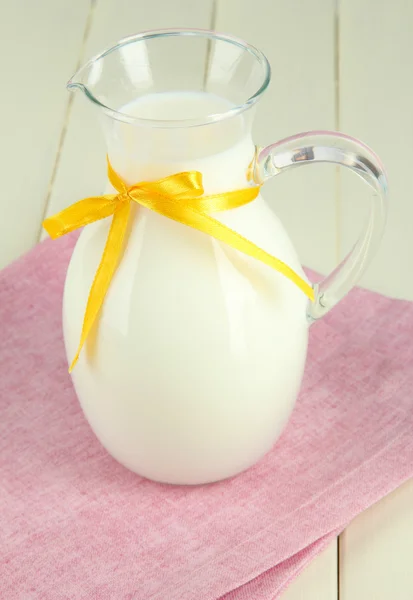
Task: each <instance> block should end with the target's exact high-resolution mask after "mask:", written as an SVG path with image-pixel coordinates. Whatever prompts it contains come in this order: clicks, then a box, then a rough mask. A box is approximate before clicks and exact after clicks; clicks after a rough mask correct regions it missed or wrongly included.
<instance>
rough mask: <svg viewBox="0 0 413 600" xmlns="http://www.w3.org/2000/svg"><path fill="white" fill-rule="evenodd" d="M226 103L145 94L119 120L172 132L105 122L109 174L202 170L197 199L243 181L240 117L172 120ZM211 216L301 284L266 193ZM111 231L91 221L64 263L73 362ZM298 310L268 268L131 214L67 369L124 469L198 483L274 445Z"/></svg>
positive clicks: (303, 337) (292, 364)
mask: <svg viewBox="0 0 413 600" xmlns="http://www.w3.org/2000/svg"><path fill="white" fill-rule="evenodd" d="M231 108H232V106H231V105H230V104H229V103H228V101H226V100H224V99H222V98H219V97H217V96H213V95H211V94H205V93H201V92H199V93H198V92H180V93H178V92H167V93H162V94H148V95H147V96H144V97H141V98H139V99H137V100H136V101H134V102H133V103H129V104H128V105H126V106H124V107H123V108H122V109H121V110H122V112H123V113H125V114H128V115H132V116H137V117H139V118H140V119H158V120H166V119H169V120H173V121H174V123H176V125H177V126H176V127H165V126H157V125H156V124H154V123H146V124H145V123H141V122H140V123H139V124H137V125H130V124H125V123H118V122H114V123H112V125H111V128H107V135H108V151H109V156H110V159H111V161H112V163H113V166H114V167H115V169H116V170H117V171H118V172H119V173H120V174H121V175H122V176H123V177H124V178H125V179H126V180H127V181H128V182H129V183H135V182H138V181H141V180H148V179H157V178H160V177H165V176H166V175H170V174H173V173H177V172H180V171H183V170H198V171H200V172H201V173H202V175H203V180H204V186H205V191H206V193H214V192H220V191H225V190H232V189H237V188H241V187H245V186H247V185H248V182H247V178H246V171H247V168H248V165H249V163H250V161H251V159H252V157H253V155H254V144H253V142H252V140H251V135H250V124H249V120H248V117H247V116H246V115H245V114H244V113H242V114H238V115H236V116H233V117H228V118H226V119H224V120H218V121H217V122H213V123H209V124H206V125H201V126H195V127H185V126H183V125H184V124H183V123H179V121H181V120H182V119H199V118H201V117H203V116H204V115H211V114H220V113H223V112H227V111H228V110H229V109H231ZM178 125H180V126H178ZM213 216H214V217H215V218H217V219H219V220H220V221H221V222H222V223H225V224H226V225H227V226H229V227H231V228H232V229H235V230H236V231H238V232H239V233H240V234H242V235H243V236H245V237H247V238H248V239H250V240H251V241H253V242H255V243H256V244H258V245H259V246H261V247H262V248H264V249H265V250H266V251H268V252H270V253H272V254H274V255H275V256H277V257H278V258H280V259H281V260H283V261H285V262H286V263H287V264H288V265H290V266H291V267H292V268H293V269H294V270H296V271H297V272H298V273H299V274H301V276H302V277H304V274H303V272H302V269H301V266H300V264H299V262H298V258H297V256H296V253H295V251H294V248H293V246H292V244H291V242H290V240H289V238H288V236H287V234H286V232H285V230H284V228H283V227H282V225H281V223H280V222H279V220H278V219H277V217H276V216H275V215H274V213H273V212H272V211H271V210H270V208H269V207H268V206H267V204H266V203H265V202H264V200H263V198H262V197H261V196H259V197H258V198H257V199H256V200H254V201H253V202H251V203H250V204H248V205H246V206H243V207H241V208H238V209H234V210H231V211H226V212H221V213H218V214H216V215H213ZM109 225H110V220H108V219H105V220H104V221H99V222H97V223H95V224H93V225H89V226H87V227H86V228H85V229H84V230H83V232H82V234H81V236H80V238H79V241H78V243H77V245H76V248H75V251H74V253H73V257H72V260H71V263H70V267H69V270H68V275H67V280H66V286H65V296H64V311H63V321H64V334H65V342H66V349H67V354H68V358H69V361H70V360H71V359H72V358H73V356H74V354H75V351H76V347H77V344H78V341H79V337H80V330H81V325H82V320H83V316H84V311H85V306H86V302H87V297H88V293H89V289H90V286H91V284H92V281H93V277H94V274H95V271H96V268H97V266H98V264H99V261H100V258H101V256H102V252H103V249H104V246H105V242H106V238H107V235H108V230H109ZM306 302H307V301H306V298H305V296H304V294H303V293H302V292H301V291H300V290H298V289H297V288H296V287H295V286H294V285H293V284H292V283H291V282H290V281H288V280H287V279H286V278H285V277H283V276H282V275H281V274H279V273H277V272H275V271H273V270H271V269H270V268H269V267H267V266H264V265H262V264H260V263H258V262H257V261H255V260H254V259H252V258H249V257H246V256H244V255H242V254H240V253H239V252H237V251H235V250H233V249H232V248H229V247H228V246H226V245H225V244H222V243H219V242H217V241H216V240H214V239H212V238H211V237H209V236H207V235H206V234H203V233H200V232H198V231H194V230H192V229H190V228H188V227H185V226H183V225H181V224H179V223H176V222H173V221H171V220H168V219H167V218H165V217H162V216H160V215H158V214H155V213H152V212H150V211H148V210H146V209H144V208H142V207H138V206H133V210H132V215H131V219H130V230H129V232H128V239H127V243H126V245H125V250H124V254H123V257H122V260H121V263H120V264H119V267H118V269H117V271H116V273H115V276H114V277H113V279H112V282H111V284H110V289H109V292H108V294H107V296H106V299H105V303H104V306H103V309H102V311H101V314H100V317H99V319H98V324H97V326H96V327H95V328H94V331H93V333H92V335H91V336H90V337H89V339H88V342H87V344H86V347H85V349H84V350H83V352H82V353H81V356H80V359H79V361H78V364H77V365H76V367H75V369H74V371H73V374H72V375H73V382H74V385H75V389H76V392H77V395H78V397H79V400H80V403H81V405H82V408H83V410H84V413H85V415H86V417H87V419H88V421H89V423H90V425H91V427H92V428H93V430H94V432H95V434H96V435H97V437H98V438H99V440H100V441H101V443H102V444H103V445H104V446H105V447H106V449H107V450H108V451H109V452H110V453H111V454H112V456H114V457H115V458H116V459H117V460H118V461H119V462H121V463H122V464H124V465H125V466H126V467H128V468H130V469H132V470H133V471H135V472H136V473H139V474H140V475H143V476H145V477H149V478H151V479H155V480H158V481H163V482H168V483H183V484H195V483H205V482H210V481H216V480H219V479H223V478H226V477H230V476H232V475H235V474H236V473H238V472H240V471H242V470H244V469H246V468H247V467H249V466H250V465H252V464H253V463H254V462H256V460H257V459H259V458H260V457H261V456H263V455H264V454H265V453H266V452H268V450H269V449H270V448H271V447H272V445H273V444H274V442H275V441H276V439H277V438H278V436H279V435H280V433H281V431H282V430H283V428H284V426H285V424H286V422H287V420H288V417H289V416H290V413H291V411H292V409H293V406H294V402H295V398H296V396H297V393H298V390H299V387H300V383H301V377H302V374H303V370H304V363H305V357H306V349H307V335H308V334H307V329H308V328H307V322H306Z"/></svg>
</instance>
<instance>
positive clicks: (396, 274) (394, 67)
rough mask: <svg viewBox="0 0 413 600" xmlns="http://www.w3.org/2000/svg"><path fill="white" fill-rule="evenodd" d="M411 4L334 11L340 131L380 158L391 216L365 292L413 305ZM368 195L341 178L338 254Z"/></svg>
mask: <svg viewBox="0 0 413 600" xmlns="http://www.w3.org/2000/svg"><path fill="white" fill-rule="evenodd" d="M412 30H413V3H412V2H411V1H410V0H397V2H388V1H387V0H364V1H363V2H358V0H346V1H345V2H341V3H340V50H339V54H340V115H339V120H340V128H341V129H342V130H343V131H345V132H346V133H349V134H350V135H354V136H355V137H358V138H361V139H362V140H363V141H365V142H366V143H367V144H369V145H370V146H371V147H372V148H373V149H374V150H375V151H376V152H377V153H378V154H379V156H380V157H381V158H382V160H383V162H384V164H385V167H386V169H387V171H388V176H389V184H390V185H389V187H390V212H389V219H388V226H387V231H386V234H385V237H384V240H383V244H382V246H381V249H380V251H379V253H378V255H377V258H376V259H375V260H374V263H373V264H372V266H371V267H370V268H369V269H368V271H367V273H366V275H365V276H364V278H363V285H365V286H366V287H369V288H372V289H376V290H378V291H381V292H383V293H386V294H390V295H394V296H400V297H404V298H408V299H413V278H412V277H410V271H411V260H412V255H413V237H412V235H411V223H412V221H413V202H412V201H411V198H410V178H411V172H412V167H411V165H412V163H413V146H412V143H411V139H412V137H413V110H412V106H413V71H412V68H411V65H412V61H413V44H412V37H411V36H412ZM369 196H370V197H371V193H370V192H369V190H368V189H367V188H366V186H365V185H363V183H362V182H361V181H360V180H358V179H357V178H355V177H354V176H353V177H352V176H351V174H343V185H342V198H343V200H342V202H341V224H340V235H341V246H342V248H341V253H342V255H344V253H345V252H346V251H347V250H348V249H350V247H351V245H352V243H353V242H354V240H355V238H356V236H357V235H358V233H359V231H360V229H361V225H362V221H363V219H364V217H365V213H366V210H367V205H368V201H369Z"/></svg>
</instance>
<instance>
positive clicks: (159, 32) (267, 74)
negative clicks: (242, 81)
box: [66, 27, 271, 128]
mask: <svg viewBox="0 0 413 600" xmlns="http://www.w3.org/2000/svg"><path fill="white" fill-rule="evenodd" d="M175 36H188V37H190V36H194V37H205V38H209V39H211V40H212V39H214V40H220V41H223V42H227V43H230V44H233V45H235V46H238V47H239V48H242V49H243V50H246V51H247V52H249V53H250V54H252V55H253V56H254V57H255V58H256V60H257V61H258V62H259V64H260V65H261V66H262V68H263V78H262V83H261V85H260V87H259V88H258V89H257V90H256V91H255V92H254V93H253V94H252V95H250V96H249V98H248V99H247V100H246V101H245V102H243V103H242V104H237V105H236V106H233V107H232V108H230V109H228V110H225V111H223V112H219V113H214V114H210V115H206V116H205V117H201V118H197V119H193V118H191V119H176V120H169V119H145V118H141V117H134V116H131V115H128V114H126V113H124V112H122V111H119V110H116V109H114V108H111V107H110V106H107V105H106V104H104V103H103V102H101V101H100V100H99V99H98V98H97V97H96V96H95V95H94V94H93V93H92V92H91V91H90V89H89V88H88V87H87V86H86V85H85V84H83V83H82V82H81V81H76V77H77V76H78V74H79V73H81V72H82V71H83V70H86V69H87V68H88V67H90V65H92V64H93V63H94V62H96V61H98V60H100V59H102V58H104V57H105V56H107V55H109V54H111V53H112V52H114V51H116V50H118V49H119V48H122V47H123V46H126V45H128V44H132V43H134V42H137V41H140V40H150V39H156V38H162V37H175ZM270 81H271V67H270V63H269V61H268V59H267V57H266V56H265V54H264V53H263V52H261V50H259V49H258V48H256V47H255V46H253V45H252V44H249V43H248V42H245V41H244V40H242V39H241V38H239V37H236V36H233V35H230V34H227V33H221V32H218V31H215V30H212V29H194V28H175V27H174V28H168V29H150V30H145V31H142V32H140V33H137V34H133V35H130V36H127V37H124V38H122V39H121V40H119V41H118V42H117V43H116V44H114V45H112V46H110V47H109V48H106V49H105V50H103V51H102V52H99V53H98V54H96V55H95V56H93V57H92V58H90V59H89V60H88V61H87V62H86V63H85V64H84V65H83V66H81V67H80V68H79V69H78V70H77V71H76V73H75V74H74V75H73V76H72V77H71V78H70V79H69V81H68V82H67V86H66V87H67V89H68V90H69V91H76V90H81V91H82V92H83V93H84V94H85V95H86V97H87V98H89V100H90V101H91V102H93V103H94V104H95V105H97V106H99V107H100V108H102V109H103V111H104V112H105V113H106V114H107V115H108V116H110V117H112V118H114V119H116V120H118V121H122V122H124V123H129V124H132V125H133V124H135V125H143V126H145V125H146V126H150V127H161V128H184V127H196V126H202V125H208V124H212V123H217V122H219V121H224V120H225V119H228V118H231V117H233V116H236V115H239V114H240V113H242V112H243V111H245V110H247V109H249V108H251V107H252V106H253V105H254V104H256V103H257V101H258V100H259V99H260V98H261V96H262V94H263V93H264V92H265V90H266V89H267V88H268V85H269V83H270Z"/></svg>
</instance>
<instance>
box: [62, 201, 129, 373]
mask: <svg viewBox="0 0 413 600" xmlns="http://www.w3.org/2000/svg"><path fill="white" fill-rule="evenodd" d="M129 213H130V202H125V203H123V204H122V205H121V206H120V207H119V208H118V209H117V210H116V212H115V213H114V215H113V219H112V223H111V226H110V229H109V234H108V238H107V240H106V244H105V249H104V251H103V254H102V258H101V261H100V264H99V267H98V269H97V271H96V275H95V278H94V280H93V283H92V287H91V288H90V292H89V297H88V301H87V305H86V311H85V316H84V319H83V325H82V333H81V336H80V342H79V346H78V349H77V352H76V355H75V357H74V359H73V361H72V364H71V365H70V368H69V373H71V371H72V369H73V367H74V366H75V364H76V363H77V360H78V358H79V355H80V352H81V350H82V348H83V345H84V343H85V341H86V339H87V336H88V335H89V333H90V331H91V329H92V326H93V324H94V322H95V320H96V318H97V316H98V314H99V312H100V309H101V308H102V304H103V301H104V299H105V296H106V293H107V291H108V289H109V285H110V282H111V279H112V277H113V274H114V272H115V270H116V267H117V265H118V262H119V258H120V255H121V252H122V248H123V242H124V238H125V234H126V228H127V225H128V219H129Z"/></svg>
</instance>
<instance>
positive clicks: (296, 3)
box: [0, 0, 413, 600]
mask: <svg viewBox="0 0 413 600" xmlns="http://www.w3.org/2000/svg"><path fill="white" fill-rule="evenodd" d="M0 5H1V14H2V18H1V20H0V49H1V53H0V62H1V69H0V72H1V74H2V85H1V102H2V111H1V116H0V124H1V134H2V136H1V146H0V159H1V167H2V168H1V173H2V185H3V193H2V196H1V200H0V208H1V210H2V215H3V217H2V219H1V220H0V240H1V242H0V267H2V266H5V265H6V264H8V263H9V262H11V261H12V260H13V259H15V258H16V257H18V256H19V255H21V254H22V253H23V252H25V251H26V250H28V249H30V248H31V247H32V246H34V245H35V244H36V243H37V242H38V241H39V240H40V239H41V237H42V232H41V222H42V220H43V218H44V216H45V215H49V214H52V213H54V212H56V211H57V210H59V209H61V208H63V207H64V206H67V205H69V204H71V203H72V202H74V201H75V200H78V199H79V198H82V197H84V196H87V195H89V194H93V193H95V191H96V182H99V181H102V182H103V181H104V178H105V173H104V169H105V165H104V155H105V149H104V144H103V140H102V137H101V134H100V131H99V129H98V126H97V123H96V121H95V115H94V113H93V108H90V107H88V106H87V105H86V102H82V98H78V97H73V96H70V95H69V94H68V93H67V92H66V90H65V82H66V80H67V79H68V78H69V77H70V75H72V74H73V73H74V71H75V70H76V68H77V66H79V65H80V64H81V63H82V62H83V60H84V59H85V58H87V57H90V56H91V55H93V54H94V53H96V52H97V51H99V50H100V49H103V48H105V47H106V46H108V45H109V44H111V43H112V42H115V41H116V40H118V39H119V38H121V37H124V36H126V35H129V34H132V33H136V32H137V31H140V30H144V29H149V28H160V27H173V26H176V27H204V28H212V29H217V30H221V31H226V32H228V33H233V34H236V35H239V36H241V37H243V38H244V39H246V40H247V41H249V42H251V43H253V44H255V45H257V46H259V47H260V48H261V49H262V50H264V51H265V53H266V54H267V55H268V57H269V59H270V61H271V63H272V67H273V83H272V86H271V89H270V91H269V92H268V93H267V95H266V97H264V100H263V101H262V105H261V107H260V112H259V115H258V118H257V123H256V141H257V143H260V144H265V143H269V142H271V141H275V140H276V139H279V138H281V137H284V136H286V135H290V134H292V133H294V132H297V131H302V130H310V129H340V130H342V131H344V132H347V133H349V134H351V135H354V136H356V137H360V138H361V139H363V140H364V141H365V142H366V143H368V144H369V145H371V146H372V147H373V148H374V149H375V150H376V151H377V152H378V153H379V154H380V156H381V157H382V159H383V161H384V163H385V165H386V166H387V169H388V173H389V178H390V185H391V210H390V217H389V224H388V229H387V233H386V236H385V240H384V243H383V245H382V247H381V250H380V252H379V255H378V257H377V259H376V260H375V262H374V264H373V265H372V267H371V268H370V269H369V271H368V273H367V274H366V276H365V278H364V281H363V284H364V285H365V286H367V287H370V288H372V289H376V290H378V291H381V292H383V293H387V294H390V295H393V296H397V297H403V298H407V299H410V300H413V277H412V269H411V264H412V261H413V237H412V236H411V234H410V231H411V223H412V222H413V202H412V201H411V200H410V195H411V192H410V181H409V178H410V176H411V174H413V168H412V165H413V145H412V139H413V116H412V115H413V69H412V62H413V60H412V59H413V34H412V32H413V2H411V0H393V2H390V1H388V0H387V1H385V0H363V1H361V2H360V0H312V1H311V2H309V1H308V0H289V1H287V0H151V1H150V2H149V0H146V1H145V0H94V1H93V0H37V1H36V2H33V1H32V0H13V1H10V0H7V1H6V0H0ZM310 171H311V172H310ZM272 185H273V184H271V183H270V184H268V186H267V197H268V198H271V190H273V191H274V197H273V200H272V202H273V206H274V210H276V211H277V213H278V214H279V216H280V217H281V219H282V220H283V222H284V224H285V226H286V227H287V229H288V230H289V232H290V235H291V237H292V239H293V240H294V242H295V243H296V246H297V248H298V249H299V252H300V255H301V257H302V260H303V262H305V264H307V265H309V266H311V267H313V268H314V269H317V270H319V271H321V272H327V271H328V270H330V269H331V268H332V267H334V265H335V264H336V263H337V262H338V260H339V259H340V258H342V257H343V254H344V253H345V252H346V251H347V250H348V249H349V248H350V245H351V243H352V241H353V240H354V239H355V237H356V236H357V234H358V232H359V228H360V221H361V218H362V215H363V211H364V210H365V209H366V205H367V202H366V197H365V196H366V193H367V192H366V188H365V187H364V186H363V185H362V184H361V183H360V182H359V181H355V179H354V178H352V177H351V176H348V175H347V174H346V173H340V174H339V173H337V171H336V170H335V169H334V168H330V167H326V168H323V167H321V168H320V169H319V170H318V172H317V176H315V174H314V170H313V169H310V170H308V171H307V170H306V169H303V170H299V171H294V173H293V174H291V175H289V174H287V175H285V176H284V177H283V178H280V180H277V185H276V188H275V186H274V187H271V186H272ZM362 194H364V196H362ZM5 214H7V219H5V218H4V215H5ZM396 264H397V268H394V265H396ZM284 598H285V599H286V600H298V599H305V600H313V599H314V600H338V599H339V598H340V600H366V599H367V598H368V599H373V600H388V598H394V599H395V600H411V599H412V598H413V481H410V482H407V483H406V484H404V485H403V486H402V487H401V488H399V489H398V490H396V491H395V492H394V493H393V494H391V495H390V496H388V497H387V498H385V499H383V500H382V501H381V502H379V503H378V504H377V505H376V506H374V507H372V508H371V509H369V510H367V511H366V512H365V513H363V514H362V515H360V516H359V517H358V518H357V519H356V520H355V521H354V522H353V523H352V524H351V525H350V526H349V527H348V528H347V530H346V531H345V532H344V533H343V535H341V537H340V539H339V540H337V542H334V543H332V544H331V545H330V546H329V548H328V549H327V550H326V551H325V552H324V553H323V554H321V555H320V556H319V557H318V558H317V559H315V560H314V561H313V563H312V564H311V565H310V566H309V567H308V568H307V569H306V570H305V571H304V572H303V573H302V574H301V575H300V577H299V578H297V580H296V581H294V583H293V584H292V585H291V586H290V588H289V589H288V590H287V591H286V592H285V594H284Z"/></svg>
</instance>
